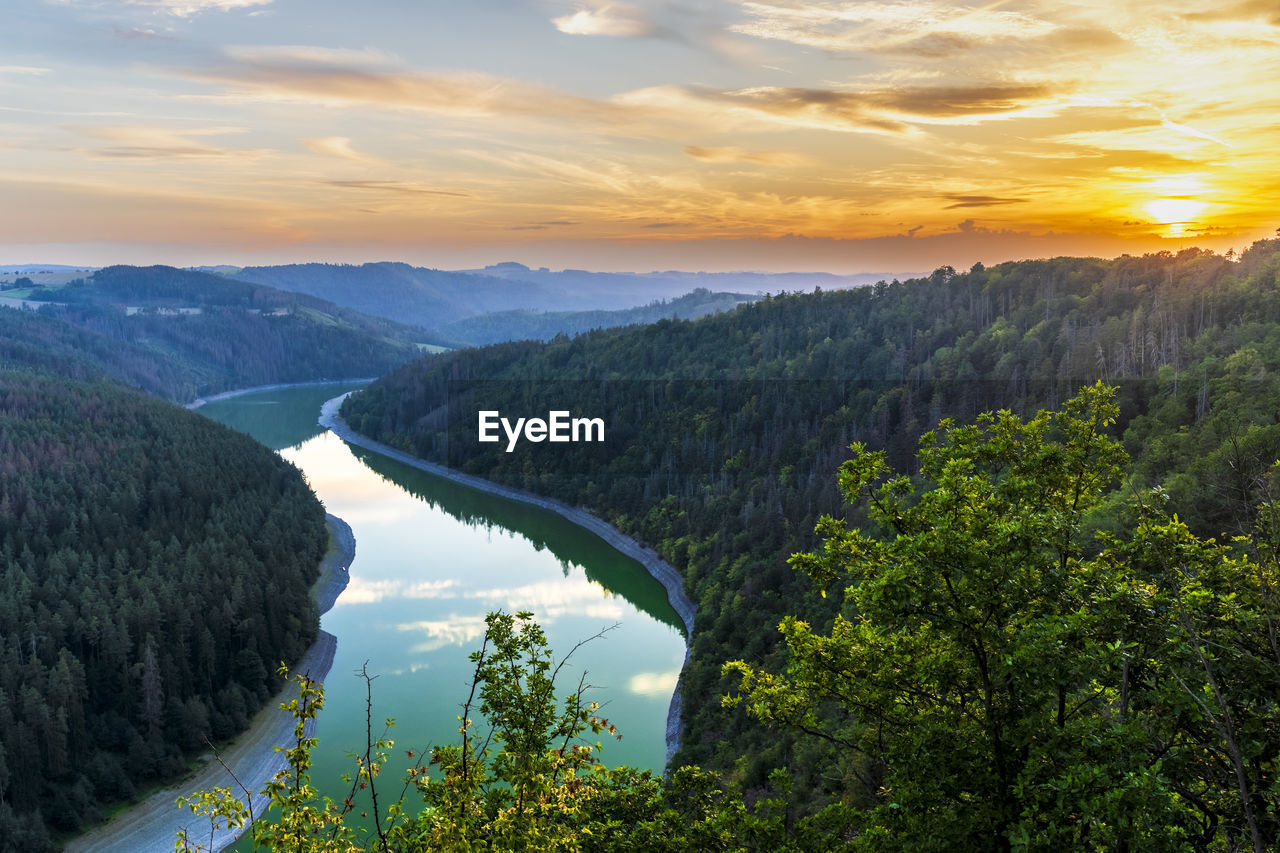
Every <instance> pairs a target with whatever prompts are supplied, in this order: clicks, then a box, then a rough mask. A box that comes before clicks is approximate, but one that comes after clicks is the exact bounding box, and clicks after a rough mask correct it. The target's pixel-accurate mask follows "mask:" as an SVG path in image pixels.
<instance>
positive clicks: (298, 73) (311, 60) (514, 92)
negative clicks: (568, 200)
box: [177, 48, 627, 124]
mask: <svg viewBox="0 0 1280 853" xmlns="http://www.w3.org/2000/svg"><path fill="white" fill-rule="evenodd" d="M349 59H350V58H349V57H335V56H330V55H328V52H327V51H326V52H321V53H315V52H313V51H312V52H309V51H300V50H299V49H297V48H291V49H289V50H288V51H286V52H281V51H279V50H276V51H271V52H261V51H259V52H247V51H243V50H241V51H236V52H229V53H228V54H227V55H226V57H225V61H224V62H222V63H219V64H213V65H209V66H204V67H189V68H181V69H177V73H179V74H181V75H183V76H185V77H189V78H191V79H194V80H199V81H203V82H209V83H215V84H220V85H223V86H225V87H226V90H225V91H224V92H223V93H222V94H221V95H217V96H214V97H215V98H216V99H220V100H231V101H235V100H245V101H254V100H257V101H284V102H295V103H312V104H340V105H356V106H369V107H381V108H389V109H400V110H418V111H423V112H431V113H439V114H445V115H452V116H459V117H472V118H484V117H489V116H521V117H525V118H530V119H538V120H549V121H557V120H563V119H565V118H567V117H572V118H574V119H576V120H579V121H581V122H584V123H595V124H608V123H611V122H617V121H620V120H622V119H624V118H626V117H627V115H626V113H627V111H626V110H624V109H623V108H622V107H620V106H618V105H616V104H613V103H611V102H609V101H602V100H599V99H595V98H589V97H583V96H579V95H574V94H570V93H567V92H562V91H558V90H555V89H551V88H549V87H546V86H541V85H538V84H537V83H529V82H525V81H522V80H516V79H514V78H509V77H498V76H495V75H492V74H483V73H478V72H465V71H459V72H436V73H427V72H418V71H408V70H400V69H391V68H379V67H373V66H374V65H375V63H374V62H355V61H349Z"/></svg>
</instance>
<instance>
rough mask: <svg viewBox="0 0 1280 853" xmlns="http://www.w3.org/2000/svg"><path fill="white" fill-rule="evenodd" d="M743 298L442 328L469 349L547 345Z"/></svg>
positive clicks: (721, 307) (502, 316)
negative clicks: (514, 344)
mask: <svg viewBox="0 0 1280 853" xmlns="http://www.w3.org/2000/svg"><path fill="white" fill-rule="evenodd" d="M755 299H756V297H754V296H744V295H743V294H741V293H712V292H711V291H709V290H707V289H706V288H698V289H697V290H694V291H693V292H691V293H686V294H685V295H684V296H681V297H678V298H676V299H672V300H669V301H668V300H660V301H656V302H651V303H650V304H648V305H642V306H640V307H638V308H625V309H622V310H620V311H547V312H536V311H495V312H493V313H491V314H480V315H478V316H475V317H468V318H467V319H465V320H458V321H456V322H453V323H447V324H445V325H443V326H440V327H439V328H438V329H437V330H436V331H438V332H439V333H440V334H441V335H442V336H443V337H445V338H448V339H449V340H452V341H457V342H458V343H461V344H466V345H468V346H483V345H485V344H494V343H499V342H501V341H520V340H537V341H549V340H551V339H552V338H554V337H555V336H556V335H560V334H565V335H578V334H581V333H583V332H589V331H591V330H592V329H610V328H614V327H616V326H632V325H635V324H637V323H656V322H658V321H659V320H672V319H679V320H693V319H696V318H698V317H705V316H707V315H708V314H718V313H720V312H721V311H729V310H732V309H734V308H736V307H737V306H739V305H745V304H747V303H750V302H754V301H755Z"/></svg>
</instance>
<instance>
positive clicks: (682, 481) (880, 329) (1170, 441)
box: [343, 240, 1280, 799]
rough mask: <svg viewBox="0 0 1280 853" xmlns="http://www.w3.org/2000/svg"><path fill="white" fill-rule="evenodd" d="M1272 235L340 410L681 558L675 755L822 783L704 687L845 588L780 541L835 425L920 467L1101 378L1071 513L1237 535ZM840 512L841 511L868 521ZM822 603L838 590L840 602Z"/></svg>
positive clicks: (746, 324)
mask: <svg viewBox="0 0 1280 853" xmlns="http://www.w3.org/2000/svg"><path fill="white" fill-rule="evenodd" d="M1278 269H1280V241H1275V240H1272V241H1262V242H1260V243H1257V244H1255V245H1254V246H1253V247H1252V248H1251V249H1249V250H1248V251H1247V252H1245V253H1243V254H1242V255H1241V256H1240V257H1238V258H1234V257H1232V258H1227V257H1222V256H1218V255H1215V254H1212V253H1208V252H1202V251H1200V250H1196V249H1189V250H1186V251H1183V252H1180V253H1179V254H1177V255H1176V256H1175V255H1170V254H1168V253H1162V254H1159V255H1149V256H1144V257H1140V258H1139V257H1128V256H1126V257H1122V258H1118V259H1115V260H1110V261H1107V260H1099V259H1081V258H1058V259H1052V260H1044V261H1025V262H1018V263H1007V264H1001V265H999V266H996V267H992V268H989V269H986V268H983V267H981V266H980V265H979V266H977V267H975V268H974V269H972V270H970V271H969V272H967V273H957V272H955V271H954V270H951V269H950V268H943V269H940V270H938V271H936V272H935V273H934V274H933V275H932V276H930V277H929V278H927V279H920V280H912V281H908V282H893V283H881V284H878V285H876V286H874V287H870V288H865V289H860V290H853V291H836V292H817V293H812V294H805V295H793V296H781V297H772V298H765V299H763V300H761V301H760V302H758V303H756V304H753V305H750V306H745V307H742V308H740V309H739V310H737V311H735V312H733V313H730V314H724V315H718V316H715V317H709V318H706V319H703V320H699V321H695V322H685V321H678V322H673V321H663V322H660V323H657V324H655V325H653V326H648V327H643V328H637V329H623V330H610V331H600V332H594V333H591V334H588V335H584V336H581V337H578V338H575V339H573V340H556V341H553V342H551V343H547V344H535V343H515V344H504V345H495V346H490V347H486V348H483V349H478V350H468V351H461V352H456V353H450V354H448V355H445V356H442V357H439V358H434V359H430V360H426V361H420V362H416V363H414V364H411V365H408V366H405V367H402V368H400V369H398V370H396V371H394V372H393V373H391V374H390V375H388V376H387V377H385V378H384V379H382V380H380V381H379V382H377V383H375V384H374V385H372V386H370V387H369V388H368V389H367V390H366V391H364V392H362V393H360V394H357V395H354V396H353V397H351V398H350V399H349V400H348V402H347V403H346V405H345V406H344V408H343V416H344V417H345V418H347V420H348V421H349V423H351V425H352V426H353V427H355V428H356V429H358V430H360V431H361V432H364V433H366V434H368V435H370V436H372V437H374V438H377V439H379V440H381V441H384V442H387V443H389V444H393V445H396V446H398V447H401V448H403V449H406V450H409V451H410V452H413V453H416V454H418V455H420V456H423V457H426V458H431V459H435V460H438V461H444V462H448V463H449V464H451V465H454V466H455V467H459V468H462V469H464V470H467V471H469V472H473V473H479V474H482V475H484V476H486V477H490V478H493V479H495V480H500V481H503V482H506V483H510V484H513V485H517V486H520V487H524V488H527V489H531V490H533V491H537V492H542V493H546V494H550V495H553V496H555V497H558V498H561V499H564V500H567V501H570V502H573V503H578V504H581V505H583V506H586V507H589V508H591V509H592V510H594V511H596V512H597V513H599V514H600V515H601V516H603V517H605V518H607V519H609V520H610V521H612V522H614V523H615V524H617V525H618V526H619V527H620V528H621V529H623V530H624V531H626V532H629V533H631V534H633V535H635V536H636V537H637V538H639V539H640V540H642V541H644V542H647V543H650V544H652V545H654V546H655V547H657V548H658V550H659V551H660V552H661V553H662V554H663V556H664V557H666V558H667V559H668V560H669V561H670V562H672V563H673V564H674V565H676V566H677V567H678V568H680V569H681V570H683V571H684V572H685V575H686V583H687V586H688V588H689V590H690V592H691V595H692V597H693V598H694V600H695V601H696V602H698V603H699V607H700V610H699V615H698V623H697V626H698V627H697V634H696V636H695V638H694V644H693V662H692V664H691V666H690V667H689V668H688V670H687V671H686V673H685V677H684V681H683V683H682V690H683V694H684V708H685V713H686V717H685V719H686V735H685V738H684V741H683V747H682V749H681V752H680V753H679V754H678V756H677V759H676V760H677V763H697V764H701V765H704V766H711V767H715V768H718V769H722V770H725V771H727V772H728V773H729V775H730V778H731V779H734V780H737V781H739V782H741V783H743V784H744V785H746V786H762V785H765V784H766V782H765V777H766V774H767V772H768V771H769V770H770V769H771V768H774V767H780V766H788V767H790V768H791V770H792V773H793V775H794V776H795V777H796V778H797V781H798V782H799V783H800V785H801V786H802V787H803V788H807V789H808V790H810V791H813V792H816V793H815V796H818V798H819V799H821V796H822V794H821V792H822V791H824V790H827V791H828V792H829V789H830V786H831V785H832V780H831V779H829V778H826V777H824V767H825V766H826V758H827V757H829V754H828V753H826V752H825V751H824V750H825V749H827V747H817V746H814V745H813V742H811V741H796V740H794V739H790V738H787V737H780V736H778V735H777V734H776V733H774V732H767V733H766V732H765V731H763V730H761V729H760V728H758V727H757V725H756V724H755V723H753V722H751V721H750V720H749V719H748V717H747V715H746V714H745V713H744V712H743V710H742V709H741V708H737V709H734V710H731V711H726V710H723V709H722V708H721V707H720V703H719V699H720V696H721V695H723V694H724V693H725V692H726V690H728V689H729V686H730V681H728V680H726V679H724V678H723V677H722V675H721V665H722V664H723V663H724V662H725V661H727V660H730V659H734V658H744V659H746V660H748V661H753V662H757V663H761V664H763V665H764V666H766V667H775V668H776V667H777V666H779V665H780V660H781V654H780V650H779V646H778V636H779V635H778V632H777V631H776V626H777V625H778V623H779V621H780V620H781V619H782V618H783V616H784V615H786V614H796V615H798V616H799V617H800V618H802V619H806V620H808V621H810V622H811V623H813V624H814V625H815V626H822V625H829V624H830V622H831V620H832V618H833V616H834V613H835V608H836V607H837V605H836V604H835V603H834V601H833V600H832V599H827V598H825V597H822V596H819V595H818V594H817V593H816V592H815V591H814V589H813V586H812V585H811V584H810V583H809V581H808V580H806V579H803V578H800V577H798V576H797V574H796V573H795V572H794V571H793V570H792V569H791V568H790V567H789V566H788V565H787V557H788V556H789V555H790V554H792V553H794V552H797V551H801V550H807V549H811V548H813V547H814V546H815V544H816V541H815V536H814V534H813V529H814V526H815V524H816V522H817V520H818V518H819V516H820V515H822V514H823V513H833V514H836V515H844V514H845V512H846V510H845V503H846V502H845V500H844V495H843V494H842V492H841V490H840V488H839V487H838V485H837V482H836V477H835V472H836V470H837V468H838V466H839V464H840V463H841V461H842V460H844V459H846V458H847V457H848V456H849V451H848V446H849V445H850V443H851V442H854V441H860V442H864V443H865V444H866V445H867V446H868V447H869V448H870V449H873V450H874V449H884V450H885V451H886V453H887V460H888V464H889V466H890V468H891V469H893V470H897V471H903V472H906V473H914V471H915V470H916V468H915V466H916V464H917V463H916V456H915V450H916V445H917V439H918V437H919V436H920V434H921V433H922V432H923V431H924V430H926V429H929V428H931V427H932V426H933V425H934V424H935V423H937V422H938V421H939V420H941V419H942V418H944V417H955V418H958V419H960V420H961V421H971V420H972V419H973V418H975V417H976V416H977V415H978V413H980V412H982V411H985V410H994V409H999V408H1004V407H1008V408H1011V409H1013V410H1015V411H1019V412H1024V413H1029V412H1031V411H1034V410H1035V409H1036V408H1039V407H1043V406H1047V407H1057V406H1058V405H1060V404H1061V403H1062V402H1064V401H1065V400H1066V399H1068V398H1069V397H1070V396H1071V395H1072V394H1074V393H1075V392H1076V391H1077V390H1078V389H1079V388H1080V387H1082V386H1083V385H1086V384H1090V383H1092V382H1094V381H1095V380H1099V379H1101V380H1105V381H1107V382H1109V383H1113V384H1117V385H1118V386H1119V388H1120V394H1119V399H1118V402H1119V406H1120V409H1119V417H1118V422H1117V428H1118V430H1119V434H1120V437H1121V440H1122V442H1123V445H1124V448H1125V449H1126V450H1127V451H1128V453H1129V454H1130V456H1131V458H1132V462H1131V463H1130V464H1129V466H1128V467H1127V469H1126V470H1125V472H1124V479H1123V482H1122V483H1121V484H1120V485H1119V487H1118V488H1117V489H1115V490H1114V491H1112V492H1110V493H1109V497H1104V499H1103V500H1102V502H1101V504H1100V505H1099V507H1098V508H1096V509H1095V510H1094V511H1093V513H1092V515H1091V516H1090V519H1089V521H1088V523H1087V525H1086V526H1087V527H1089V528H1091V529H1096V528H1098V527H1103V528H1114V529H1117V530H1119V529H1122V528H1124V527H1125V526H1126V524H1127V523H1128V521H1129V520H1131V519H1130V517H1129V516H1127V515H1126V512H1127V511H1126V510H1124V509H1123V504H1124V503H1125V501H1126V500H1127V497H1128V496H1130V495H1132V494H1133V493H1134V492H1135V489H1137V488H1138V487H1145V486H1154V485H1162V486H1163V487H1164V489H1165V490H1166V492H1167V494H1168V496H1169V503H1170V507H1171V509H1172V510H1174V511H1176V512H1177V513H1178V514H1179V515H1180V517H1182V518H1183V519H1185V520H1187V521H1188V522H1189V523H1190V524H1191V526H1192V528H1193V529H1194V530H1195V531H1196V532H1197V533H1199V534H1202V535H1209V536H1215V535H1219V534H1222V533H1242V532H1245V531H1248V530H1249V529H1250V528H1251V526H1252V524H1253V522H1254V520H1255V519H1254V512H1255V510H1254V507H1255V506H1256V505H1257V504H1258V502H1259V501H1260V500H1261V499H1263V498H1265V497H1267V496H1268V494H1269V490H1270V488H1271V486H1272V483H1271V480H1270V479H1269V478H1268V476H1267V472H1268V471H1269V470H1270V468H1271V465H1272V463H1273V462H1275V461H1276V459H1277V458H1278V457H1280V417H1278V415H1277V413H1280V382H1277V381H1276V377H1277V376H1278V375H1280V374H1278V373H1277V371H1280V281H1278V280H1277V271H1278ZM479 408H485V409H497V410H500V411H502V412H503V413H504V414H509V415H510V416H511V417H513V418H514V417H519V416H540V415H541V416H545V413H546V412H547V411H548V410H549V409H561V408H563V409H569V410H571V411H572V412H573V413H574V414H575V415H580V416H589V417H602V418H604V420H605V422H606V424H607V430H608V440H607V441H606V443H605V444H604V445H603V446H599V445H573V444H560V445H549V444H539V445H533V444H528V443H526V444H523V445H521V446H519V447H517V448H516V449H515V450H514V452H511V453H506V452H504V450H505V442H502V443H499V444H479V443H477V442H476V422H475V418H476V411H477V409H479ZM850 512H854V513H855V514H854V516H853V518H854V520H858V519H861V518H865V517H864V516H861V515H859V514H858V513H860V512H861V511H860V510H859V511H854V510H850ZM833 598H834V597H833Z"/></svg>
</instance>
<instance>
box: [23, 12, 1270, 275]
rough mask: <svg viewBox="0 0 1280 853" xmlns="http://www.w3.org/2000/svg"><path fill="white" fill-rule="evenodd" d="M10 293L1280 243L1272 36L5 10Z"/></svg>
mask: <svg viewBox="0 0 1280 853" xmlns="http://www.w3.org/2000/svg"><path fill="white" fill-rule="evenodd" d="M0 22H2V23H3V31H4V33H5V36H6V38H5V39H4V53H3V55H0V263H24V262H42V263H70V264H86V265H89V264H92V265H100V264H107V263H117V262H127V263H174V264H196V263H228V264H246V263H270V262H288V261H306V260H326V261H350V262H361V261H369V260H404V261H409V262H412V263H416V264H423V265H427V266H437V267H447V268H459V267H468V266H478V265H482V264H487V263H494V262H498V261H503V260H518V261H523V262H525V263H528V264H531V265H543V266H550V267H553V268H557V269H558V268H563V267H586V268H592V269H602V270H603V269H614V270H624V269H626V270H651V269H667V268H680V269H707V270H734V269H760V270H818V269H822V270H829V271H833V272H877V271H923V270H928V269H932V268H933V267H935V266H938V265H940V264H944V263H950V264H952V265H954V266H957V267H961V268H967V266H969V265H971V264H972V263H973V262H975V261H979V260H981V261H984V262H986V263H991V262H995V261H1000V260H1006V259H1014V258H1025V257H1043V256H1049V255H1060V254H1095V255H1104V256H1113V255H1117V254H1120V253H1122V252H1129V253H1133V254H1136V253H1141V252H1145V251H1155V250H1159V249H1171V250H1174V251H1176V250H1178V249H1179V248H1182V247H1185V246H1193V245H1201V246H1205V247H1208V248H1214V249H1218V250H1221V251H1225V250H1226V249H1228V248H1233V247H1234V248H1237V249H1238V248H1243V247H1244V246H1247V245H1248V244H1249V243H1250V242H1251V241H1252V240H1255V239H1258V238H1260V237H1264V236H1272V235H1273V234H1274V232H1275V228H1276V226H1277V225H1280V211H1277V210H1276V204H1275V202H1276V199H1277V198H1278V197H1280V145H1277V139H1280V127H1278V126H1277V125H1278V123H1280V6H1278V5H1277V4H1276V3H1275V2H1274V0H1244V2H1239V3H1234V2H1232V1H1231V0H1227V2H1226V3H1225V4H1224V3H1211V2H1180V0H1167V2H1161V3H1149V2H1148V3H1139V2H1126V0H1076V2H1035V1H1034V0H1032V2H1027V0H1015V2H992V3H987V4H985V5H982V4H973V5H969V4H963V3H952V2H937V0H922V2H893V1H892V0H891V2H848V1H847V0H761V2H747V0H704V1H703V2H630V3H628V2H604V0H589V2H559V0H449V2H438V1H437V0H363V2H358V3H357V2H353V0H4V8H3V12H0Z"/></svg>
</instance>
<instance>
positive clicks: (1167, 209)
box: [1144, 198, 1209, 237]
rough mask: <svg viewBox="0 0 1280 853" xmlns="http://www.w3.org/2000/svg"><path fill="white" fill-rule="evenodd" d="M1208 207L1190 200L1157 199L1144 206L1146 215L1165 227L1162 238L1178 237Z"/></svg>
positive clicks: (1201, 202) (1200, 202)
mask: <svg viewBox="0 0 1280 853" xmlns="http://www.w3.org/2000/svg"><path fill="white" fill-rule="evenodd" d="M1208 206H1209V205H1208V204H1207V203H1205V202H1203V201H1196V200H1195V199H1190V198H1157V199H1153V200H1152V201H1149V202H1147V203H1146V205H1144V207H1145V209H1146V211H1147V213H1148V214H1149V215H1150V216H1151V217H1152V218H1153V219H1155V220H1156V221H1157V222H1159V223H1160V224H1161V225H1164V226H1166V227H1165V229H1164V232H1163V234H1164V236H1166V237H1180V236H1182V235H1183V234H1185V233H1186V232H1187V226H1188V225H1190V224H1192V222H1194V221H1195V219H1196V217H1198V216H1199V215H1200V214H1201V213H1202V212H1204V210H1205V208H1207V207H1208Z"/></svg>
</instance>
